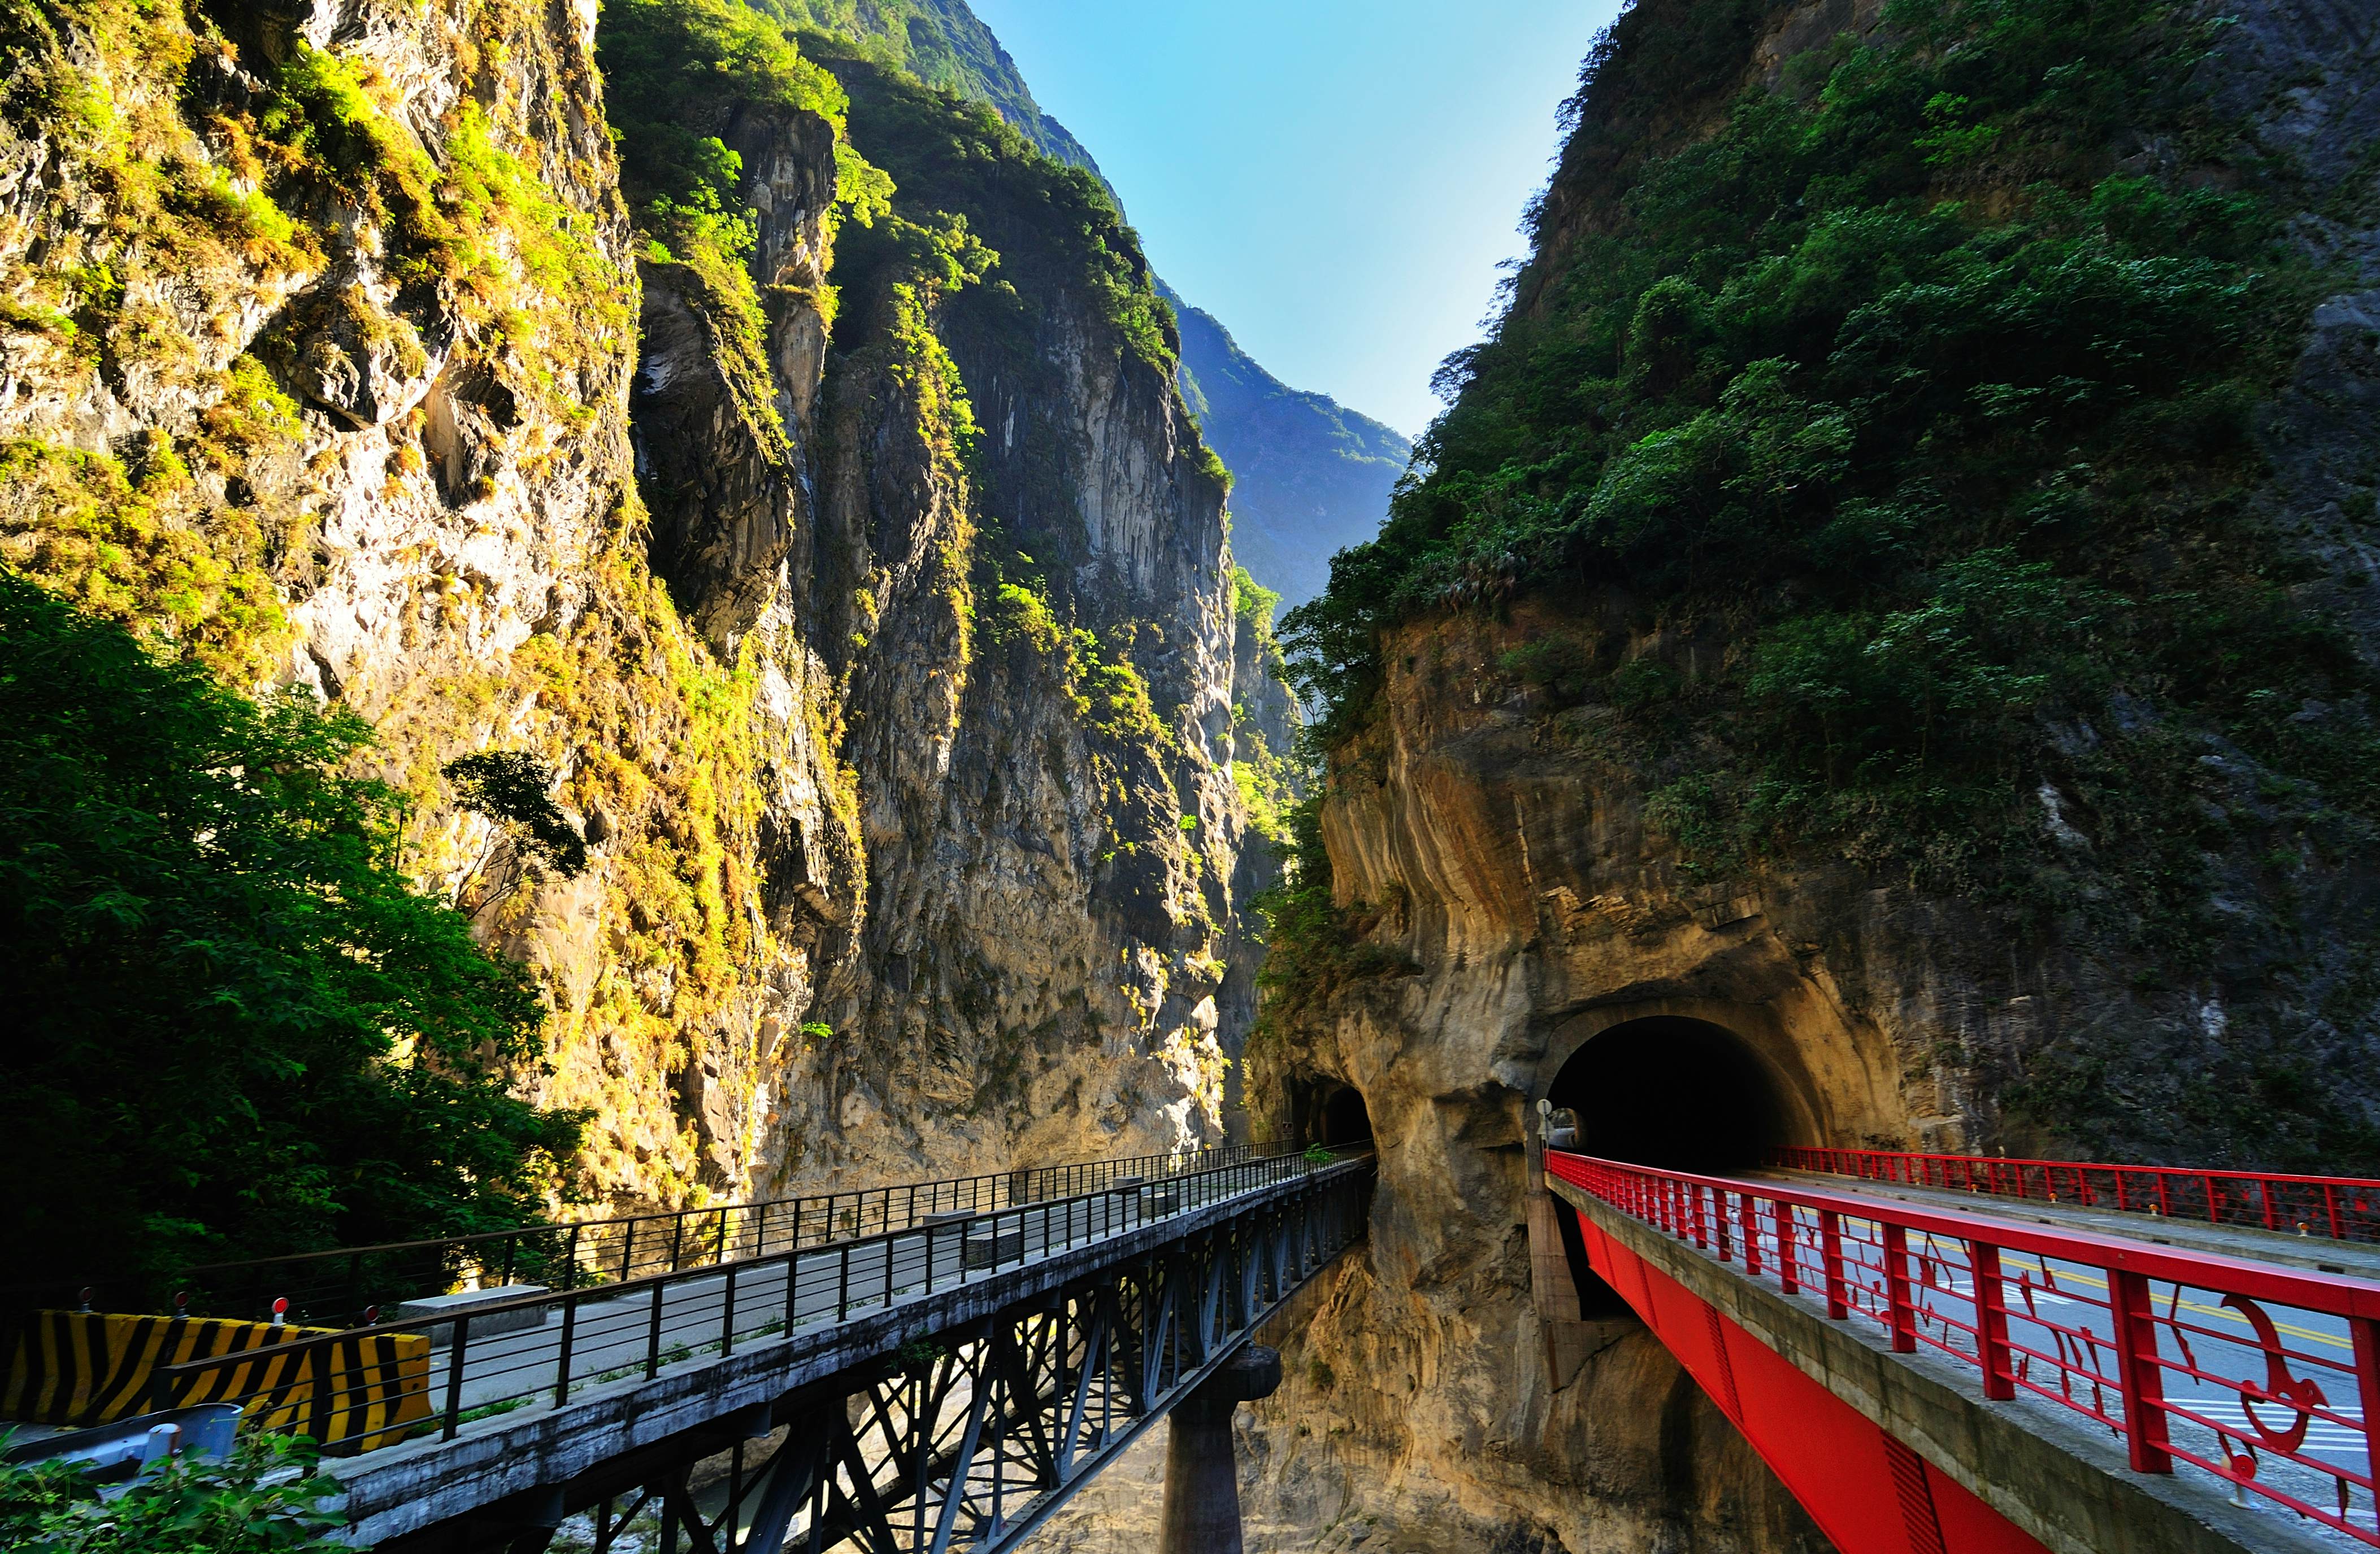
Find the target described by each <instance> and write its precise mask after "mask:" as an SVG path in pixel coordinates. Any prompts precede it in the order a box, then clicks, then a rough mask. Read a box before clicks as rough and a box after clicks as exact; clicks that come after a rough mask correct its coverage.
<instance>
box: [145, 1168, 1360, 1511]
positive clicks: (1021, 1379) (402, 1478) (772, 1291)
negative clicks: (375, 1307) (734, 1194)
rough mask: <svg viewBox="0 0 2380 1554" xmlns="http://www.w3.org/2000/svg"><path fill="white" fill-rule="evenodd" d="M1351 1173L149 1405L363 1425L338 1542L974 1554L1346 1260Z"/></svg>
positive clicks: (802, 1264) (771, 1257) (1104, 1189)
mask: <svg viewBox="0 0 2380 1554" xmlns="http://www.w3.org/2000/svg"><path fill="white" fill-rule="evenodd" d="M1372 1174H1373V1166H1372V1160H1371V1157H1370V1155H1369V1153H1368V1151H1340V1152H1338V1153H1335V1154H1329V1155H1324V1154H1322V1153H1321V1152H1310V1153H1307V1154H1276V1155H1254V1154H1249V1153H1246V1152H1240V1153H1238V1154H1237V1155H1235V1156H1234V1157H1233V1158H1231V1159H1228V1160H1227V1161H1226V1162H1225V1163H1220V1164H1198V1163H1194V1165H1193V1168H1192V1169H1186V1170H1172V1171H1170V1172H1164V1173H1161V1174H1160V1175H1157V1176H1154V1177H1151V1176H1149V1175H1147V1174H1146V1173H1144V1172H1118V1173H1108V1174H1105V1175H1102V1176H1101V1177H1100V1178H1099V1180H1100V1182H1101V1183H1102V1185H1100V1186H1099V1187H1097V1188H1096V1189H1095V1190H1093V1191H1089V1192H1083V1193H1077V1194H1075V1195H1072V1196H1064V1197H1057V1198H1050V1199H1045V1200H1042V1201H1038V1202H1033V1201H1017V1199H1016V1196H1015V1195H1014V1192H1008V1191H1004V1192H1003V1193H1002V1195H1001V1196H1000V1199H999V1201H1000V1203H1001V1207H998V1208H989V1209H987V1210H986V1211H984V1212H980V1213H970V1212H966V1211H965V1210H963V1209H962V1210H957V1211H950V1212H943V1213H917V1212H910V1213H907V1214H905V1215H904V1216H902V1218H903V1219H905V1220H908V1221H909V1222H908V1223H906V1224H905V1225H904V1226H903V1228H899V1229H893V1230H888V1231H883V1232H878V1233H875V1234H870V1235H861V1236H845V1237H842V1238H839V1239H824V1238H819V1239H813V1238H791V1237H789V1238H788V1239H789V1240H795V1241H797V1242H799V1243H800V1244H792V1245H788V1246H786V1247H785V1248H784V1249H782V1250H775V1251H762V1250H759V1249H758V1243H757V1240H756V1244H755V1248H754V1249H753V1250H751V1251H750V1253H749V1255H746V1256H726V1257H723V1259H722V1258H720V1257H713V1258H711V1259H710V1260H707V1261H706V1262H704V1263H703V1264H702V1266H698V1267H693V1268H680V1269H676V1270H675V1271H665V1272H661V1273H656V1274H650V1275H643V1276H638V1277H631V1278H629V1279H626V1280H611V1281H601V1282H586V1283H581V1284H579V1285H578V1286H577V1287H575V1288H571V1289H567V1290H564V1291H559V1292H548V1293H540V1294H535V1295H528V1296H523V1297H520V1298H517V1299H506V1300H501V1301H498V1302H495V1303H493V1304H485V1305H476V1306H471V1307H468V1308H466V1309H462V1310H458V1311H455V1313H453V1314H451V1315H444V1316H439V1317H431V1318H427V1319H425V1318H422V1317H398V1318H392V1319H390V1320H388V1321H385V1322H381V1323H378V1324H375V1325H372V1326H368V1327H364V1328H360V1329H347V1330H345V1331H341V1332H338V1333H335V1334H325V1335H322V1336H320V1337H310V1338H301V1339H298V1340H297V1341H295V1342H287V1343H282V1344H277V1345H274V1346H273V1348H272V1350H271V1351H270V1354H272V1357H273V1362H274V1363H273V1368H272V1369H271V1371H270V1373H269V1374H268V1373H266V1372H265V1371H264V1370H262V1369H261V1366H260V1363H259V1360H258V1356H257V1354H255V1353H253V1352H249V1353H242V1354H228V1355H223V1356H219V1357H216V1358H212V1359H208V1360H201V1361H197V1362H193V1363H189V1364H184V1365H177V1366H164V1367H162V1368H160V1369H159V1370H158V1371H157V1372H156V1373H155V1376H154V1378H153V1380H152V1396H151V1399H150V1402H151V1403H152V1406H154V1407H158V1408H169V1407H179V1406H186V1405H188V1404H191V1403H193V1402H237V1403H240V1404H242V1405H244V1406H246V1407H248V1408H249V1409H250V1410H251V1411H253V1412H257V1413H263V1412H268V1411H269V1410H270V1409H271V1408H272V1407H273V1405H274V1403H275V1402H276V1399H277V1398H278V1397H280V1396H281V1395H284V1394H300V1393H302V1394H304V1395H307V1396H310V1398H311V1400H312V1402H311V1408H312V1411H313V1414H314V1415H315V1416H317V1417H320V1416H321V1415H322V1413H323V1412H324V1411H325V1410H326V1409H327V1410H328V1412H329V1413H331V1414H334V1415H337V1414H345V1413H348V1412H351V1411H352V1412H354V1413H356V1414H363V1413H364V1412H365V1411H368V1410H370V1411H377V1412H373V1413H371V1414H370V1418H371V1420H372V1421H373V1426H372V1428H373V1429H374V1430H375V1431H377V1432H378V1434H379V1436H380V1439H375V1440H368V1441H367V1442H366V1443H365V1444H366V1445H368V1446H370V1448H371V1449H370V1450H368V1451H363V1452H362V1453H361V1454H359V1455H358V1456H356V1457H354V1458H353V1459H352V1460H349V1461H346V1462H343V1463H336V1464H334V1466H335V1468H336V1471H337V1476H338V1477H339V1479H340V1481H341V1483H342V1485H343V1486H344V1487H345V1491H346V1502H345V1504H346V1513H347V1515H348V1517H349V1519H350V1532H349V1536H350V1537H351V1538H352V1539H353V1541H355V1542H357V1543H358V1544H359V1545H366V1546H371V1547H375V1548H381V1549H383V1550H386V1551H388V1554H446V1551H455V1554H467V1551H478V1550H494V1549H504V1550H508V1551H511V1554H540V1551H541V1550H543V1549H545V1548H547V1547H548V1546H549V1544H550V1543H551V1542H552V1541H553V1537H554V1535H555V1532H556V1530H557V1529H558V1528H560V1527H561V1526H562V1524H564V1523H565V1521H568V1520H570V1519H572V1518H574V1517H581V1516H583V1517H586V1518H587V1519H588V1525H589V1529H590V1531H591V1537H592V1542H593V1546H594V1548H595V1549H596V1550H597V1551H598V1554H608V1551H609V1550H611V1549H613V1548H617V1547H625V1546H626V1545H625V1543H624V1541H623V1536H622V1535H623V1533H624V1530H625V1529H627V1528H629V1527H630V1526H631V1525H632V1524H634V1525H636V1526H637V1529H638V1530H637V1535H636V1536H637V1546H638V1547H643V1548H655V1547H657V1548H659V1549H660V1550H661V1551H662V1554H732V1551H735V1550H768V1551H771V1554H774V1551H775V1550H778V1549H781V1548H791V1549H800V1550H812V1551H822V1550H825V1549H830V1548H842V1547H850V1548H857V1549H861V1550H864V1551H866V1554H896V1551H897V1554H941V1551H943V1550H948V1549H954V1548H957V1549H967V1550H974V1551H981V1554H992V1551H996V1550H1000V1549H1004V1548H1010V1547H1012V1546H1013V1545H1014V1544H1015V1543H1016V1542H1017V1541H1018V1540H1019V1539H1021V1538H1022V1537H1023V1536H1025V1535H1026V1534H1027V1533H1029V1532H1030V1531H1032V1530H1033V1528H1034V1527H1036V1526H1038V1524H1040V1523H1041V1522H1042V1521H1043V1520H1044V1519H1045V1518H1047V1517H1048V1516H1049V1515H1050V1513H1051V1512H1054V1511H1055V1510H1056V1509H1057V1508H1058V1507H1059V1506H1060V1505H1061V1504H1062V1503H1063V1502H1064V1500H1065V1499H1067V1497H1068V1496H1069V1495H1071V1494H1072V1492H1073V1491H1074V1490H1075V1488H1076V1487H1079V1486H1080V1485H1081V1484H1082V1483H1083V1482H1085V1481H1086V1480H1087V1478H1088V1477H1089V1476H1090V1475H1093V1474H1095V1473H1097V1472H1098V1471H1099V1469H1100V1468H1101V1467H1102V1466H1104V1465H1105V1464H1106V1463H1109V1462H1110V1461H1111V1460H1112V1459H1113V1458H1114V1457H1115V1456H1116V1455H1117V1454H1118V1453H1120V1452H1121V1451H1123V1450H1124V1449H1125V1448H1126V1447H1128V1446H1129V1445H1130V1444H1131V1443H1132V1442H1133V1441H1134V1440H1135V1439H1137V1437H1138V1436H1139V1435H1140V1434H1141V1433H1142V1432H1143V1431H1145V1430H1147V1428H1148V1427H1150V1426H1151V1425H1153V1424H1155V1423H1156V1422H1157V1421H1158V1420H1160V1419H1161V1418H1162V1417H1164V1415H1165V1414H1166V1413H1167V1412H1168V1411H1169V1410H1170V1409H1172V1407H1173V1406H1174V1405H1175V1404H1176V1403H1177V1402H1181V1401H1182V1400H1183V1399H1184V1398H1186V1397H1188V1396H1189V1395H1190V1394H1191V1393H1192V1392H1193V1391H1194V1390H1196V1389H1197V1388H1198V1386H1199V1385H1200V1384H1201V1383H1202V1382H1203V1381H1205V1380H1207V1379H1208V1378H1209V1377H1210V1376H1211V1375H1212V1374H1213V1373H1214V1372H1215V1371H1216V1370H1217V1369H1218V1368H1219V1367H1220V1366H1224V1365H1226V1364H1227V1363H1228V1362H1230V1361H1231V1360H1232V1359H1233V1356H1234V1355H1235V1354H1238V1353H1239V1352H1240V1351H1241V1350H1242V1349H1243V1348H1244V1347H1245V1345H1246V1344H1247V1342H1248V1341H1249V1340H1250V1338H1251V1337H1252V1336H1253V1335H1254V1334H1255V1333H1256V1331H1257V1329H1258V1328H1259V1326H1260V1325H1261V1324H1262V1323H1264V1321H1265V1320H1266V1319H1267V1318H1268V1317H1271V1316H1273V1315H1274V1314H1276V1313H1278V1312H1279V1311H1280V1310H1281V1306H1282V1305H1283V1303H1285V1302H1286V1301H1287V1300H1288V1299H1289V1298H1290V1297H1291V1296H1292V1295H1293V1293H1295V1292H1296V1291H1297V1290H1298V1288H1299V1287H1300V1286H1301V1285H1303V1284H1304V1283H1305V1281H1307V1280H1309V1279H1311V1278H1312V1277H1313V1276H1314V1275H1315V1274H1316V1273H1317V1272H1318V1271H1319V1270H1320V1269H1323V1268H1324V1267H1325V1266H1327V1265H1328V1264H1329V1263H1330V1262H1331V1261H1332V1260H1333V1259H1334V1258H1335V1257H1337V1256H1338V1255H1339V1254H1340V1253H1341V1252H1342V1251H1344V1250H1345V1249H1346V1248H1347V1247H1349V1246H1350V1245H1352V1244H1354V1242H1356V1241H1357V1240H1359V1239H1360V1238H1361V1237H1362V1235H1363V1233H1364V1230H1365V1226H1366V1219H1367V1215H1368V1211H1369V1199H1370V1192H1371V1181H1372ZM400 1331H402V1332H407V1333H420V1332H425V1331H426V1332H429V1333H430V1334H431V1342H432V1343H433V1344H434V1345H435V1347H434V1349H433V1350H432V1351H431V1356H430V1358H429V1360H428V1362H427V1363H426V1364H417V1365H415V1366H413V1367H412V1368H411V1369H410V1370H409V1371H407V1372H406V1373H405V1374H403V1375H402V1376H400V1377H397V1378H395V1379H394V1380H392V1378H391V1373H390V1372H389V1370H388V1369H387V1367H385V1366H383V1367H380V1368H378V1369H375V1370H372V1371H370V1372H364V1371H358V1370H354V1369H351V1368H347V1367H348V1364H349V1362H348V1361H346V1360H345V1359H343V1357H342V1356H347V1355H352V1354H355V1353H356V1352H357V1351H356V1342H357V1340H358V1339H359V1338H362V1339H370V1337H372V1336H373V1335H374V1334H376V1333H382V1332H386V1333H391V1334H394V1333H396V1332H400ZM326 1400H327V1401H326ZM382 1421H395V1423H391V1424H389V1425H387V1426H386V1427H385V1428H383V1427H382V1425H381V1422H382ZM575 1525H576V1524H575ZM656 1536H657V1539H658V1541H657V1543H656V1542H655V1541H654V1539H655V1538H656Z"/></svg>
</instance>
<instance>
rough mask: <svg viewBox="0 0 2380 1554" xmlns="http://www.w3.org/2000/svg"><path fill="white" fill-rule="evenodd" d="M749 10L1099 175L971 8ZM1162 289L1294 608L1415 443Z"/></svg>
mask: <svg viewBox="0 0 2380 1554" xmlns="http://www.w3.org/2000/svg"><path fill="white" fill-rule="evenodd" d="M749 3H750V4H751V5H752V6H754V8H755V9H758V10H760V11H762V12H764V13H766V14H768V15H771V16H773V17H776V18H778V19H779V20H781V21H783V22H786V23H788V24H790V25H792V26H795V27H797V28H807V29H814V30H819V31H821V32H827V33H831V34H832V35H834V36H836V37H839V38H841V39H843V40H844V41H845V42H847V43H854V44H856V45H857V46H858V47H859V48H860V49H861V50H862V51H863V52H865V53H867V54H868V55H872V56H874V57H876V58H878V59H880V61H882V62H883V63H885V64H889V65H893V66H897V67H900V68H902V69H904V70H906V71H908V72H909V73H910V74H911V75H913V76H916V77H917V79H920V80H922V81H924V82H925V83H926V84H927V85H929V86H934V87H940V88H941V89H943V90H945V91H953V92H955V93H957V94H958V95H960V96H962V97H969V98H973V99H974V100H976V101H977V102H979V103H984V104H986V105H987V106H989V107H990V108H991V109H992V110H993V111H994V112H995V113H997V114H999V115H1000V116H1001V117H1002V118H1004V119H1006V120H1007V121H1008V122H1009V123H1010V124H1011V125H1012V126H1014V127H1015V128H1016V130H1017V131H1018V133H1020V134H1022V135H1023V136H1024V137H1025V138H1026V140H1030V141H1031V142H1032V143H1033V144H1034V146H1035V147H1037V148H1038V150H1039V151H1040V152H1042V153H1043V154H1044V155H1047V156H1050V157H1054V158H1056V159H1057V160H1058V161H1060V162H1066V163H1072V164H1075V166H1078V167H1083V168H1087V169H1088V170H1089V171H1090V172H1092V173H1095V174H1096V173H1099V163H1098V162H1097V161H1096V160H1095V159H1094V158H1093V157H1092V155H1091V153H1090V152H1089V150H1088V149H1087V148H1086V147H1085V146H1084V145H1083V143H1082V142H1081V141H1080V140H1075V137H1074V136H1073V135H1072V134H1071V133H1069V132H1068V130H1067V128H1066V127H1065V126H1064V125H1062V124H1060V123H1059V122H1058V121H1057V120H1056V119H1054V118H1052V117H1050V115H1048V114H1047V113H1045V112H1043V111H1042V108H1041V104H1040V103H1038V102H1037V101H1035V100H1034V96H1033V90H1032V88H1031V87H1029V86H1028V85H1026V80H1025V76H1024V73H1023V72H1022V71H1020V70H1019V69H1017V67H1016V61H1015V60H1014V59H1012V58H1011V57H1009V54H1008V51H1007V50H1006V49H1005V48H1003V47H1002V46H1001V42H1000V40H999V38H998V37H996V36H995V35H994V34H993V32H992V30H991V29H990V28H989V27H987V26H985V25H984V23H983V19H982V18H980V17H977V15H976V14H975V12H974V11H972V10H970V9H968V7H967V5H966V0H749ZM1100 176H1101V180H1102V181H1105V175H1104V174H1101V175H1100ZM1111 192H1112V189H1111ZM1117 203H1118V204H1119V205H1121V204H1122V203H1123V201H1122V200H1121V199H1119V200H1118V201H1117ZM1157 289H1158V292H1159V294H1160V295H1161V296H1162V297H1164V298H1165V299H1166V301H1167V302H1169V303H1171V304H1172V307H1173V311H1174V313H1175V315H1176V316H1177V317H1178V318H1179V319H1180V320H1181V323H1182V394H1183V397H1184V399H1186V400H1188V401H1189V404H1190V408H1191V411H1192V412H1193V413H1194V414H1196V416H1197V417H1198V421H1199V426H1200V429H1201V430H1202V431H1204V432H1205V433H1206V437H1207V441H1208V443H1209V444H1210V445H1211V446H1212V447H1213V448H1214V450H1215V451H1216V453H1217V454H1219V455H1221V457H1222V460H1223V462H1224V464H1226V465H1227V466H1229V467H1230V468H1231V471H1232V477H1233V489H1232V549H1233V554H1234V555H1235V557H1236V558H1237V559H1238V561H1239V564H1240V565H1242V566H1244V567H1245V568H1246V569H1247V570H1248V573H1249V575H1250V576H1251V577H1255V578H1256V579H1257V581H1258V582H1260V583H1262V584H1264V585H1265V586H1266V587H1267V588H1269V589H1275V590H1277V591H1278V592H1279V593H1280V594H1281V604H1282V607H1283V608H1287V607H1288V606H1290V605H1293V604H1300V603H1303V602H1305V601H1306V600H1308V599H1311V598H1313V597H1314V596H1315V595H1316V594H1318V593H1320V592H1321V591H1322V589H1323V588H1324V587H1325V586H1326V585H1327V584H1329V582H1330V557H1331V555H1332V554H1333V553H1334V552H1338V551H1340V550H1343V549H1344V548H1346V547H1347V546H1349V545H1355V544H1361V543H1362V542H1364V541H1365V540H1370V539H1371V538H1372V537H1373V536H1374V535H1375V534H1377V533H1378V530H1379V527H1380V521H1381V520H1382V519H1383V518H1385V517H1387V516H1388V511H1389V492H1390V488H1391V487H1393V486H1394V485H1395V484H1396V482H1397V478H1398V477H1399V476H1401V475H1403V473H1404V470H1405V464H1406V461H1407V460H1408V459H1409V458H1410V457H1411V456H1412V454H1413V443H1411V442H1410V441H1409V440H1408V439H1406V438H1405V437H1404V436H1403V434H1402V433H1400V432H1398V431H1395V430H1394V429H1393V428H1390V427H1388V426H1384V425H1382V424H1381V423H1380V422H1378V421H1376V420H1374V419H1371V418H1370V417H1368V416H1364V415H1359V414H1357V413H1356V412H1355V411H1353V410H1350V409H1348V408H1347V407H1344V406H1342V405H1341V404H1340V403H1339V402H1338V401H1336V400H1334V399H1332V398H1331V397H1330V395H1324V394H1312V393H1306V392H1304V391H1301V390H1298V389H1293V388H1291V387H1290V386H1289V385H1288V384H1286V383H1284V382H1281V380H1280V379H1278V378H1276V377H1274V376H1273V375H1272V374H1271V373H1270V372H1268V371H1266V370H1264V368H1263V366H1261V365H1260V364H1259V363H1257V361H1256V360H1255V358H1251V357H1250V356H1249V355H1248V354H1247V353H1246V352H1245V351H1244V350H1242V349H1241V348H1240V346H1239V344H1238V342H1236V341H1234V340H1233V338H1232V333H1231V331H1230V330H1228V329H1226V328H1224V327H1223V325H1222V323H1221V322H1220V321H1219V320H1217V319H1216V318H1215V316H1214V315H1213V314H1211V313H1208V312H1207V311H1206V310H1203V309H1199V308H1194V307H1192V306H1191V305H1190V304H1188V303H1187V302H1184V300H1183V299H1182V297H1180V296H1179V295H1178V294H1177V293H1175V292H1174V290H1173V289H1172V287H1171V286H1168V285H1165V283H1164V282H1163V281H1161V280H1160V281H1159V282H1158V285H1157Z"/></svg>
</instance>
